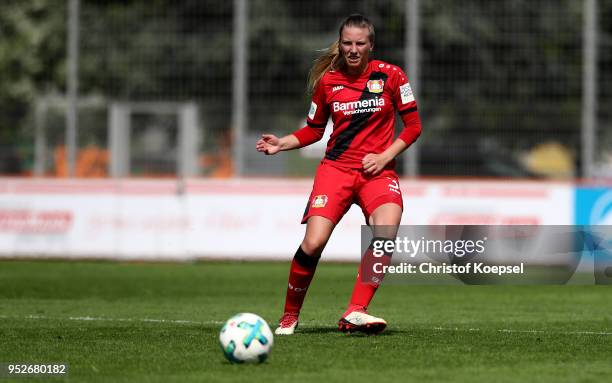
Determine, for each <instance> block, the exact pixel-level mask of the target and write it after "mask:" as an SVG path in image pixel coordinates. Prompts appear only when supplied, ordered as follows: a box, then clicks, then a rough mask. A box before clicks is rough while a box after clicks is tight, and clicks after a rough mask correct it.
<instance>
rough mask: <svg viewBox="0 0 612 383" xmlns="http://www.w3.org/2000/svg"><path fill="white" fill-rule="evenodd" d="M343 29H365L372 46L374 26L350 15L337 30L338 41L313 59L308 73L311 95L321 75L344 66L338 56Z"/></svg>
mask: <svg viewBox="0 0 612 383" xmlns="http://www.w3.org/2000/svg"><path fill="white" fill-rule="evenodd" d="M345 27H356V28H367V29H368V39H369V40H370V43H371V44H374V38H375V32H374V25H373V24H372V23H371V22H370V20H368V19H367V18H366V17H365V16H362V15H360V14H354V15H350V16H349V17H347V18H346V19H344V21H342V24H340V28H339V29H338V40H336V41H334V42H333V43H332V44H331V45H330V46H329V47H328V48H327V49H323V50H322V51H323V53H322V54H321V55H319V57H317V58H316V59H315V62H314V64H313V65H312V67H311V68H310V72H309V73H308V92H309V93H312V92H313V91H314V89H315V88H316V86H317V84H318V83H319V81H321V78H323V75H324V74H325V73H326V72H327V71H329V70H340V69H343V68H344V66H345V65H346V62H345V61H344V57H343V56H342V54H340V39H341V38H342V31H343V30H344V28H345Z"/></svg>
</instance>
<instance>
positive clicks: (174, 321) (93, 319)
mask: <svg viewBox="0 0 612 383" xmlns="http://www.w3.org/2000/svg"><path fill="white" fill-rule="evenodd" d="M0 319H32V320H36V319H39V320H70V321H88V322H89V321H91V322H135V323H170V324H188V325H222V324H224V323H225V322H223V321H216V320H210V321H191V320H177V319H155V318H107V317H92V316H70V317H66V318H58V317H48V316H45V315H26V316H8V315H0ZM305 327H308V326H305ZM423 330H430V329H423ZM431 330H434V331H449V332H451V331H454V332H479V331H483V332H486V331H495V332H500V333H519V334H561V335H604V336H610V335H612V332H607V331H546V330H516V329H497V330H495V329H479V328H459V327H433V328H431Z"/></svg>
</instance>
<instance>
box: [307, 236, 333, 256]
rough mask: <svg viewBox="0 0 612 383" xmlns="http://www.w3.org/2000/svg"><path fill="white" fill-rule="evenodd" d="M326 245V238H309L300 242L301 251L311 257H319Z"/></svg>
mask: <svg viewBox="0 0 612 383" xmlns="http://www.w3.org/2000/svg"><path fill="white" fill-rule="evenodd" d="M326 243H327V239H326V238H322V237H315V236H309V237H306V238H304V240H302V244H301V246H302V250H304V252H305V253H306V254H308V255H309V256H311V257H319V256H321V253H322V252H323V248H325V244H326Z"/></svg>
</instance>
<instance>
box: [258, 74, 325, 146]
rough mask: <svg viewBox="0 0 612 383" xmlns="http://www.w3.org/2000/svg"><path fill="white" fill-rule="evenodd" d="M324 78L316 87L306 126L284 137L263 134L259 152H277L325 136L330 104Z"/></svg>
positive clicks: (310, 142)
mask: <svg viewBox="0 0 612 383" xmlns="http://www.w3.org/2000/svg"><path fill="white" fill-rule="evenodd" d="M323 80H324V79H321V80H320V81H319V84H317V86H316V87H315V89H314V92H313V95H312V101H311V103H310V110H309V112H308V118H306V126H304V127H303V128H301V129H298V130H296V131H295V132H293V133H292V134H289V135H287V136H284V137H282V138H278V137H276V136H275V135H273V134H262V136H261V139H260V140H259V141H257V145H256V147H257V151H258V152H263V153H266V154H276V153H278V152H281V151H285V150H292V149H297V148H301V147H304V146H308V145H310V144H312V143H315V142H317V141H319V140H320V139H321V138H322V137H323V133H325V127H326V126H327V120H328V119H329V106H328V105H327V102H326V98H325V86H324V85H323Z"/></svg>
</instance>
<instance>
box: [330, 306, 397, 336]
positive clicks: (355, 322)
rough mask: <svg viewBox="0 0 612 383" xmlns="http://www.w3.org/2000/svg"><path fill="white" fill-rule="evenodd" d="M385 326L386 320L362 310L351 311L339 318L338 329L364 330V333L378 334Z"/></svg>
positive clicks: (344, 330)
mask: <svg viewBox="0 0 612 383" xmlns="http://www.w3.org/2000/svg"><path fill="white" fill-rule="evenodd" d="M386 327H387V322H386V321H385V320H384V319H382V318H376V317H375V316H372V315H370V314H367V313H365V312H363V311H353V312H351V313H350V314H348V315H346V316H344V317H342V318H340V321H338V329H339V330H340V331H342V332H348V333H351V332H357V331H358V332H364V333H366V334H378V333H380V332H382V331H383V330H384V329H385V328H386Z"/></svg>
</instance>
